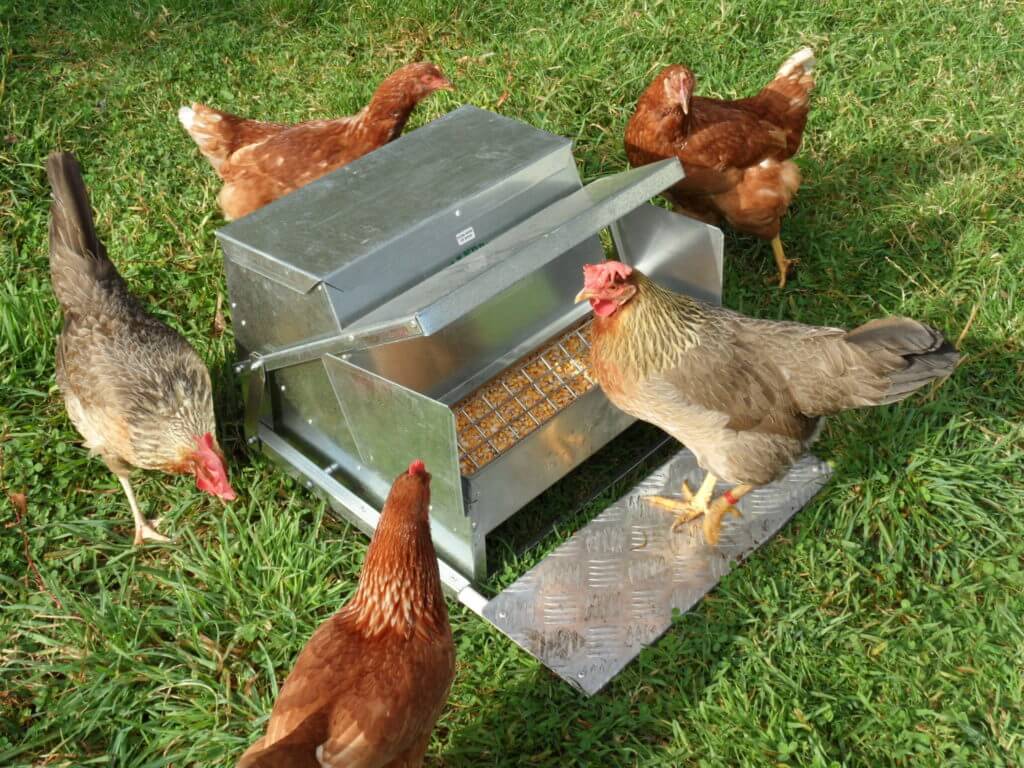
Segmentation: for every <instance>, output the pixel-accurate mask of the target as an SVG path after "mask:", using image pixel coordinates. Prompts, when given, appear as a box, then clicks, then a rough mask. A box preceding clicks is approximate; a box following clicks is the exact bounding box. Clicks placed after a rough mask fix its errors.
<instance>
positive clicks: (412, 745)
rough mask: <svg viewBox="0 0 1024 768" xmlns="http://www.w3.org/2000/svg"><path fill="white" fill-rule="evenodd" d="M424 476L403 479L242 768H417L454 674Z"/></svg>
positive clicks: (415, 468)
mask: <svg viewBox="0 0 1024 768" xmlns="http://www.w3.org/2000/svg"><path fill="white" fill-rule="evenodd" d="M429 508H430V475H429V474H428V473H427V471H426V468H425V467H424V466H423V462H422V461H418V460H417V461H414V462H412V464H410V465H409V469H408V471H406V472H403V473H402V474H400V475H399V476H398V477H397V478H396V480H395V482H394V485H393V486H392V487H391V493H390V494H389V495H388V498H387V501H385V503H384V509H383V510H382V511H381V516H380V521H379V523H378V525H377V530H376V532H375V533H374V535H373V541H372V542H371V543H370V549H369V551H368V552H367V553H366V562H365V563H364V564H363V571H362V573H361V574H360V576H359V587H358V589H357V590H356V593H355V595H354V596H353V597H352V599H351V600H349V602H348V603H347V604H346V605H345V606H344V607H343V608H342V609H341V610H340V611H338V612H337V613H336V614H334V616H332V617H331V618H329V619H328V620H327V621H325V622H324V623H323V624H321V625H320V627H319V628H318V629H317V630H316V632H314V633H313V636H312V637H311V638H310V640H309V642H308V643H307V644H306V647H305V648H303V650H302V653H300V654H299V658H298V660H297V661H296V662H295V667H294V669H292V672H291V674H290V675H288V678H287V680H285V683H284V687H283V688H282V689H281V693H280V695H279V696H278V698H277V702H276V703H275V704H274V709H273V711H272V712H271V714H270V723H269V725H268V726H267V735H266V736H264V737H263V738H262V739H260V740H259V741H257V742H256V743H255V744H253V745H252V746H251V747H250V748H249V749H248V750H247V751H246V753H245V754H244V755H242V759H241V760H240V761H239V762H238V768H305V766H309V768H321V767H324V768H343V767H344V768H413V767H414V766H419V765H422V763H423V756H424V754H425V753H426V750H427V746H428V744H429V742H430V733H431V731H432V730H433V728H434V724H435V723H436V722H437V719H438V717H440V715H441V710H442V709H443V707H444V703H445V701H446V700H447V698H448V689H449V687H450V686H451V682H452V678H453V677H454V676H455V646H454V645H453V643H452V631H451V627H450V625H449V623H448V610H447V608H446V607H445V602H444V596H443V594H442V593H441V579H440V576H439V574H438V568H437V559H436V556H435V554H434V545H433V544H432V543H431V540H430V521H429V517H428V510H429Z"/></svg>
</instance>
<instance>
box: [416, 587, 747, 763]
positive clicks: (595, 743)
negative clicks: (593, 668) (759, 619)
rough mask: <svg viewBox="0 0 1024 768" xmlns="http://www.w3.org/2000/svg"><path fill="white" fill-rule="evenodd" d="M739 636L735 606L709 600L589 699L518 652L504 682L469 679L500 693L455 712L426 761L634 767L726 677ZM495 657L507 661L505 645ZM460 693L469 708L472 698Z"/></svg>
mask: <svg viewBox="0 0 1024 768" xmlns="http://www.w3.org/2000/svg"><path fill="white" fill-rule="evenodd" d="M470 620H474V619H470ZM492 631H493V632H494V633H495V635H496V636H497V638H496V641H495V644H496V645H501V646H506V647H508V648H511V647H513V644H512V641H511V640H508V639H507V638H505V637H504V636H500V635H497V631H496V630H492ZM741 631H742V630H741V617H740V614H739V611H738V610H736V609H735V608H734V607H729V606H728V605H727V604H726V603H725V602H723V601H719V600H710V601H707V602H705V603H702V604H701V606H699V607H698V608H696V609H694V610H693V611H691V612H690V613H688V614H686V615H685V616H684V617H681V618H680V619H679V620H678V621H677V622H676V623H675V625H674V626H673V627H671V628H670V629H669V630H668V631H667V633H666V634H665V635H663V636H662V637H661V638H660V639H659V640H658V641H657V643H656V645H655V646H653V647H651V648H647V649H645V650H644V651H643V652H642V653H641V654H640V655H639V657H637V658H636V659H634V660H633V661H632V662H631V663H630V664H629V665H628V666H627V667H626V669H625V670H623V671H622V672H621V673H620V674H619V676H618V677H617V678H616V679H615V680H613V681H612V682H611V683H610V684H609V685H608V686H607V687H606V688H605V689H604V690H602V691H601V692H600V693H598V694H596V695H595V696H592V697H586V696H584V695H583V694H582V693H579V692H577V691H576V690H575V689H573V688H571V687H570V686H569V685H568V683H566V682H564V681H562V680H561V679H560V678H558V677H556V676H555V675H554V673H552V672H550V671H549V670H547V669H546V668H544V667H542V666H540V665H539V663H538V662H536V661H535V660H533V659H532V658H530V657H529V656H528V655H527V654H526V653H525V652H523V651H519V650H517V651H516V652H515V653H514V654H513V658H512V661H511V663H508V664H505V665H504V666H503V668H502V671H501V676H498V675H494V674H488V673H486V672H482V671H481V670H475V671H473V672H472V673H470V674H469V675H467V677H471V678H473V679H477V680H479V679H480V677H481V676H483V677H490V678H492V679H493V680H494V682H493V687H492V688H490V689H485V690H480V689H478V690H477V691H476V694H475V695H476V698H477V702H478V704H479V706H478V707H474V708H472V709H463V710H461V711H457V712H449V713H448V715H447V716H446V717H445V719H444V720H443V721H442V723H441V724H440V725H439V728H438V734H437V735H438V738H439V739H440V741H441V742H442V743H443V744H444V745H445V746H444V747H443V749H442V752H441V756H440V757H439V758H437V759H435V760H434V761H433V762H432V763H428V764H431V765H436V766H447V767H448V768H456V767H459V766H478V765H493V766H515V765H563V766H592V765H627V764H630V761H631V760H633V759H635V756H636V754H637V750H638V749H640V750H649V749H650V748H651V747H654V748H656V749H657V748H659V747H662V746H665V745H667V744H668V743H669V742H670V741H671V739H672V721H673V720H675V719H676V718H677V717H678V716H679V715H680V714H681V713H680V711H679V705H680V703H683V702H685V705H686V708H687V709H688V708H690V707H692V706H696V705H697V703H698V702H699V701H700V700H701V699H702V698H703V697H704V696H705V691H706V688H707V686H708V685H709V684H710V683H711V682H712V681H713V680H714V679H715V678H716V677H717V676H719V675H720V674H722V673H723V669H722V668H723V664H725V660H726V659H728V658H729V656H730V655H731V654H732V647H733V644H734V642H735V638H736V637H737V636H738V634H739V633H740V632H741ZM493 651H494V653H495V654H496V655H507V650H506V648H504V647H502V648H495V649H493ZM462 663H463V664H465V665H467V666H469V667H473V666H483V665H485V664H486V661H485V660H479V659H476V660H474V659H467V658H466V656H463V659H462ZM725 666H726V668H727V666H728V665H727V664H726V665H725ZM456 687H458V678H456ZM456 696H457V698H458V700H460V701H463V702H465V701H466V700H467V699H469V698H472V697H473V694H472V693H471V692H458V693H457V694H456ZM672 702H674V704H672Z"/></svg>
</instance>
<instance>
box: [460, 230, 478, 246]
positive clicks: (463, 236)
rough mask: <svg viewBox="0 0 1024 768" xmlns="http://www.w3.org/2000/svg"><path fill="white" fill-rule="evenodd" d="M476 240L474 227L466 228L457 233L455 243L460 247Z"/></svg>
mask: <svg viewBox="0 0 1024 768" xmlns="http://www.w3.org/2000/svg"><path fill="white" fill-rule="evenodd" d="M475 239H476V232H474V231H473V228H472V227H466V228H465V229H464V230H462V231H461V232H456V233H455V242H456V243H458V244H459V245H465V244H466V243H468V242H470V241H472V240H475Z"/></svg>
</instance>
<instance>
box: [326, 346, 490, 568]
mask: <svg viewBox="0 0 1024 768" xmlns="http://www.w3.org/2000/svg"><path fill="white" fill-rule="evenodd" d="M323 362H324V367H325V368H326V370H327V374H328V376H329V378H330V382H331V386H332V387H333V389H334V396H335V397H336V398H337V401H338V404H339V405H340V406H341V411H342V412H343V413H344V418H345V422H346V424H347V425H348V428H349V429H350V430H351V434H352V441H353V444H354V446H355V451H356V455H357V457H358V459H359V461H360V462H361V464H362V471H361V473H360V476H359V479H360V482H361V483H362V484H363V486H364V487H365V488H366V489H368V490H369V491H370V493H371V494H372V497H373V498H372V499H371V500H372V501H374V502H376V503H383V501H384V498H385V497H386V496H387V492H388V489H389V488H390V487H391V483H392V481H393V480H394V479H395V477H396V476H397V475H398V474H399V473H400V472H403V471H404V470H405V469H406V468H407V467H408V466H409V462H410V461H412V460H413V459H422V460H423V462H424V463H425V464H426V465H427V470H428V471H429V472H430V474H431V476H432V481H431V484H430V485H431V487H430V500H431V504H430V508H431V512H430V515H431V520H433V522H434V524H435V526H434V538H435V541H436V544H437V548H438V554H439V555H440V556H441V557H443V558H444V559H445V560H447V561H448V562H449V563H450V564H452V565H453V566H455V567H456V568H458V569H459V570H460V571H462V573H464V574H465V575H466V576H467V577H468V578H482V576H483V574H484V571H485V568H486V554H485V552H484V543H483V535H482V533H481V534H480V535H479V536H477V535H476V533H475V532H474V530H473V525H472V522H471V521H470V519H469V518H468V517H466V514H465V511H464V509H463V503H462V475H461V474H460V472H459V450H458V443H457V441H456V437H455V415H454V414H453V413H452V412H451V409H449V408H448V407H447V406H445V405H443V404H441V403H438V402H436V401H434V400H431V399H430V398H429V397H424V396H423V395H421V394H419V393H418V392H413V391H412V390H409V389H406V388H404V387H401V386H399V385H397V384H395V383H394V382H391V381H388V380H387V379H384V378H381V377H380V376H376V375H375V374H372V373H370V372H368V371H364V370H363V369H361V368H359V367H358V366H355V365H352V364H351V363H349V362H347V361H345V360H341V359H339V358H337V357H334V356H332V355H329V356H327V357H325V358H323Z"/></svg>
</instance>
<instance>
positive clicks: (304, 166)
mask: <svg viewBox="0 0 1024 768" xmlns="http://www.w3.org/2000/svg"><path fill="white" fill-rule="evenodd" d="M451 87H452V84H451V82H450V81H449V80H448V78H446V77H445V76H444V74H443V73H442V72H441V70H440V69H439V68H438V67H437V66H436V65H434V64H431V63H430V62H416V63H414V64H407V65H406V66H404V67H402V68H400V69H399V70H397V71H396V72H394V73H393V74H392V75H391V76H390V77H388V78H387V79H386V80H384V82H382V83H381V84H380V86H379V87H378V88H377V90H376V92H375V93H374V94H373V98H372V99H370V103H369V104H368V105H367V106H366V107H364V108H363V109H362V110H360V111H359V113H358V114H355V115H351V116H349V117H340V118H337V119H335V120H310V121H308V122H304V123H298V124H296V125H283V124H281V123H267V122H262V121H259V120H248V119H246V118H242V117H237V116H235V115H231V114H228V113H227V112H221V111H219V110H216V109H212V108H210V107H207V106H204V105H202V104H193V105H192V106H191V107H182V108H181V109H179V110H178V120H180V121H181V124H182V125H183V126H184V127H185V130H186V131H188V133H189V135H190V136H191V137H192V138H193V140H195V142H196V144H198V145H199V151H200V152H202V153H203V155H204V156H205V157H206V159H207V160H209V161H210V164H211V165H212V166H213V167H214V169H215V170H216V171H217V173H218V174H219V175H220V177H221V179H223V180H224V186H223V187H222V188H221V191H220V194H219V195H218V197H217V200H218V202H219V203H220V207H221V210H222V211H223V212H224V216H225V218H227V219H229V220H230V219H237V218H241V217H242V216H245V215H247V214H249V213H252V212H253V211H255V210H256V209H258V208H261V207H263V206H264V205H267V204H268V203H272V202H273V201H274V200H277V199H278V198H279V197H282V196H283V195H286V194H288V193H289V192H294V191H295V190H296V189H298V188H299V187H302V186H304V185H306V184H309V183H310V182H311V181H314V180H316V179H318V178H320V177H321V176H323V175H324V174H327V173H330V172H331V171H333V170H336V169H338V168H341V167H342V166H343V165H346V164H348V163H351V162H352V161H353V160H355V159H357V158H360V157H362V156H363V155H365V154H367V153H368V152H372V151H373V150H375V149H377V148H378V147H381V146H383V145H384V144H387V143H388V142H389V141H391V140H393V139H396V138H398V136H400V135H401V133H402V129H403V128H405V123H406V121H407V120H408V119H409V116H410V115H411V114H412V111H413V109H415V107H416V105H417V104H418V103H419V102H420V101H422V100H423V99H424V98H426V97H427V96H429V95H430V94H431V93H433V92H434V91H438V90H450V89H451Z"/></svg>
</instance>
